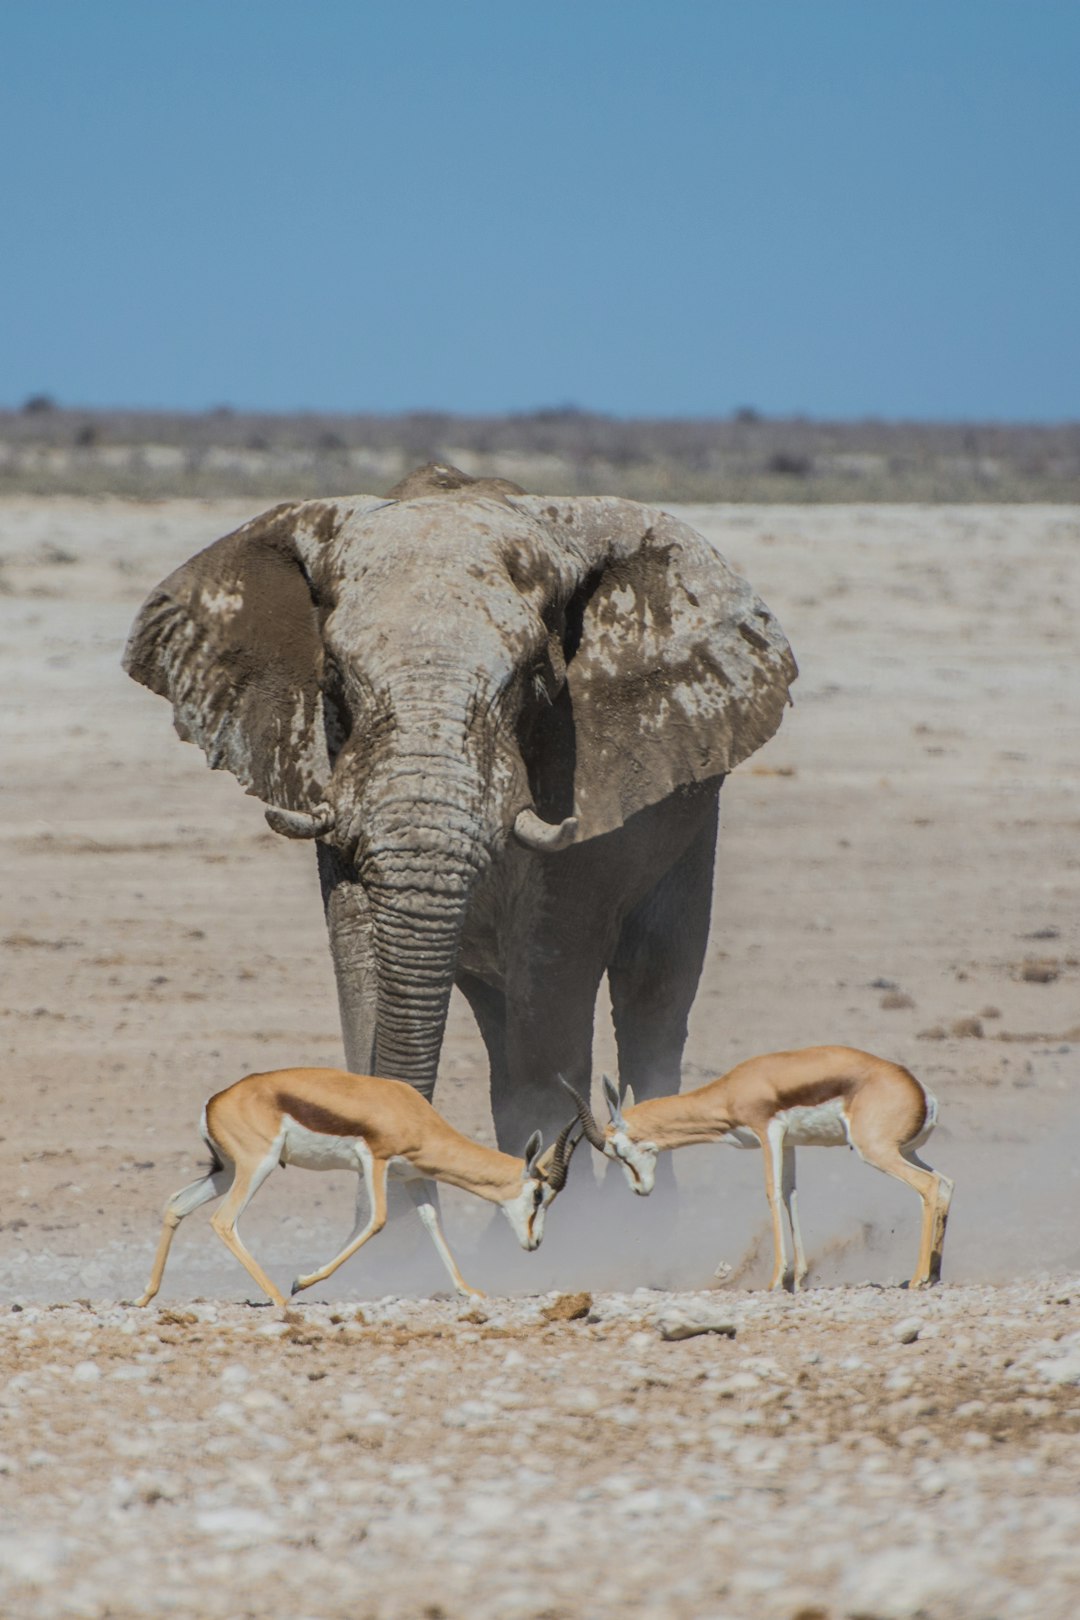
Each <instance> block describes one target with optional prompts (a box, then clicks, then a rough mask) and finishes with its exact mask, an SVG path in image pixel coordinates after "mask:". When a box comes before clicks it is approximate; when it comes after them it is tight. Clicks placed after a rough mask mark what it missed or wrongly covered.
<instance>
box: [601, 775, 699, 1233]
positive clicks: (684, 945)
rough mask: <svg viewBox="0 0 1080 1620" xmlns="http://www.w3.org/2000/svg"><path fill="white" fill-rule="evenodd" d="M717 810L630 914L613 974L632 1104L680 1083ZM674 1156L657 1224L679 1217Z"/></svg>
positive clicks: (661, 1171)
mask: <svg viewBox="0 0 1080 1620" xmlns="http://www.w3.org/2000/svg"><path fill="white" fill-rule="evenodd" d="M716 823H717V806H716V803H715V801H714V803H713V805H712V809H711V814H707V815H706V816H705V818H704V822H703V824H702V826H701V828H700V830H699V831H698V832H697V834H696V835H695V837H694V838H693V839H692V840H691V842H690V844H689V845H688V847H687V849H686V850H685V851H684V853H683V855H682V856H681V858H680V859H679V860H678V861H677V862H676V863H675V865H674V866H672V867H671V868H670V869H669V870H668V871H667V872H666V873H665V874H664V875H663V877H661V878H660V880H659V882H657V883H656V885H655V886H654V887H653V889H652V890H651V891H650V892H649V893H648V894H647V895H646V896H645V898H644V899H643V900H641V901H639V902H638V904H637V905H636V906H635V907H634V909H633V911H631V912H630V913H629V915H628V916H627V918H626V920H625V921H624V923H623V926H622V929H621V930H620V933H619V943H618V946H617V947H616V951H615V955H614V957H613V958H612V962H611V965H610V967H609V968H608V985H609V987H610V990H611V1011H612V1019H613V1021H614V1025H615V1039H616V1042H617V1045H618V1048H619V1081H620V1084H621V1086H622V1087H623V1089H625V1088H626V1087H627V1086H630V1087H632V1088H633V1093H634V1101H635V1102H644V1101H645V1100H646V1098H649V1097H664V1096H669V1095H671V1094H673V1093H676V1092H678V1091H679V1089H680V1087H681V1083H682V1060H683V1050H684V1048H685V1046H686V1033H687V1025H688V1022H689V1018H690V1010H691V1008H692V1006H693V1004H694V997H695V995H696V994H697V988H698V982H699V980H700V978H701V970H702V967H703V965H704V962H705V948H706V945H707V944H708V939H709V918H710V914H711V910H712V882H713V866H714V863H715V855H716ZM675 1194H676V1183H675V1155H674V1154H673V1153H662V1154H661V1155H660V1158H659V1160H658V1162H657V1167H656V1185H655V1188H654V1191H653V1199H654V1200H655V1202H656V1205H657V1219H658V1222H663V1221H664V1217H663V1216H662V1215H661V1214H660V1206H666V1208H667V1212H668V1215H667V1221H666V1223H665V1224H666V1225H667V1226H668V1227H669V1228H670V1227H671V1224H672V1222H673V1221H674V1211H675Z"/></svg>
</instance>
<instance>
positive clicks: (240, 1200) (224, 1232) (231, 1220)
mask: <svg viewBox="0 0 1080 1620" xmlns="http://www.w3.org/2000/svg"><path fill="white" fill-rule="evenodd" d="M280 1161H281V1138H279V1139H278V1141H276V1142H275V1143H274V1144H273V1146H272V1147H271V1149H270V1152H269V1153H268V1154H267V1155H266V1157H265V1158H263V1159H261V1160H260V1161H259V1162H258V1163H257V1164H255V1165H253V1166H252V1165H249V1164H240V1163H238V1164H237V1166H236V1176H235V1179H234V1181H233V1184H232V1186H231V1187H230V1188H229V1196H228V1197H227V1198H226V1200H225V1202H224V1203H223V1204H222V1206H221V1208H220V1209H218V1210H215V1211H214V1214H213V1215H212V1216H211V1217H210V1225H211V1226H212V1227H213V1228H214V1231H215V1232H216V1233H217V1235H218V1237H219V1238H220V1239H221V1241H222V1243H224V1245H225V1247H226V1248H227V1249H228V1250H229V1252H230V1253H231V1254H234V1255H235V1256H236V1258H237V1259H238V1260H239V1262H240V1264H241V1265H242V1266H243V1268H244V1270H245V1271H246V1272H247V1274H248V1276H249V1277H253V1278H254V1279H255V1281H256V1282H257V1283H258V1285H259V1287H260V1288H261V1289H262V1291H263V1293H264V1294H268V1295H269V1296H270V1298H271V1299H272V1300H273V1302H274V1304H275V1305H284V1303H285V1296H284V1295H283V1294H282V1292H281V1290H280V1288H278V1286H277V1284H276V1283H274V1282H272V1281H271V1279H270V1278H269V1277H268V1276H267V1275H266V1272H265V1271H264V1270H263V1268H262V1266H260V1264H259V1262H258V1261H257V1260H256V1259H255V1258H254V1256H253V1255H251V1254H249V1253H248V1251H247V1249H245V1247H244V1245H243V1243H242V1242H241V1241H240V1234H239V1232H238V1231H237V1230H236V1223H237V1221H238V1220H239V1219H240V1216H241V1215H242V1214H243V1212H244V1210H245V1209H246V1208H247V1206H248V1204H250V1202H251V1200H252V1199H253V1198H254V1196H255V1194H256V1193H257V1192H258V1190H259V1188H260V1187H261V1186H262V1184H263V1182H264V1181H265V1180H266V1178H267V1176H268V1175H270V1173H271V1171H273V1170H274V1169H276V1168H277V1165H278V1164H279V1163H280Z"/></svg>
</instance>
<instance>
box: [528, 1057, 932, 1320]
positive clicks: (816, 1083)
mask: <svg viewBox="0 0 1080 1620" xmlns="http://www.w3.org/2000/svg"><path fill="white" fill-rule="evenodd" d="M560 1078H561V1077H560ZM563 1084H564V1085H565V1086H566V1088H567V1090H568V1091H570V1092H571V1094H572V1095H573V1097H574V1100H575V1105H576V1107H577V1110H578V1116H579V1118H580V1120H581V1124H582V1130H583V1133H584V1135H585V1137H586V1139H587V1140H588V1141H589V1142H590V1143H591V1145H592V1146H593V1147H594V1148H596V1149H597V1150H598V1151H599V1152H600V1153H603V1154H604V1155H605V1157H606V1158H609V1159H617V1160H618V1161H619V1162H620V1163H621V1164H622V1167H623V1170H624V1171H625V1173H626V1178H627V1180H628V1181H629V1183H630V1185H631V1187H632V1188H633V1189H634V1191H635V1192H636V1193H640V1194H642V1195H643V1196H644V1195H646V1194H648V1193H650V1192H651V1191H652V1189H653V1183H654V1180H655V1176H656V1158H657V1154H659V1153H661V1152H664V1151H665V1150H667V1149H668V1148H679V1147H689V1146H690V1145H691V1144H692V1143H695V1142H727V1143H730V1144H731V1145H732V1146H734V1147H741V1148H758V1147H760V1148H762V1149H763V1150H764V1156H765V1191H766V1193H767V1195H768V1199H769V1208H770V1210H771V1212H772V1230H773V1254H774V1261H773V1273H772V1277H771V1279H770V1282H769V1287H770V1288H780V1287H782V1286H783V1285H784V1283H785V1282H786V1280H787V1277H788V1275H789V1272H790V1273H791V1280H792V1287H793V1289H797V1288H799V1286H800V1285H801V1283H802V1281H803V1278H804V1277H805V1276H806V1271H807V1266H806V1254H805V1251H804V1249H803V1242H802V1234H801V1232H800V1231H799V1216H798V1209H797V1205H796V1199H795V1149H796V1147H853V1148H854V1149H855V1151H856V1152H857V1153H858V1154H859V1157H860V1158H862V1159H864V1160H865V1162H866V1163H867V1164H872V1165H873V1166H874V1168H875V1169H876V1170H883V1171H884V1172H885V1174H886V1175H888V1176H895V1177H896V1178H897V1179H898V1180H899V1181H904V1182H906V1183H907V1185H908V1186H909V1187H913V1188H914V1189H915V1191H916V1192H917V1193H918V1195H919V1197H920V1198H921V1199H922V1206H923V1218H922V1237H921V1240H920V1243H919V1261H918V1265H917V1266H916V1268H915V1274H914V1276H913V1277H912V1279H911V1282H910V1284H909V1286H910V1287H912V1288H920V1287H922V1286H923V1285H924V1284H927V1283H931V1282H939V1281H940V1280H941V1251H942V1248H943V1247H944V1243H945V1223H946V1220H947V1218H948V1213H949V1202H950V1200H951V1198H952V1192H953V1183H952V1182H951V1181H950V1180H949V1179H948V1177H947V1176H942V1175H939V1174H938V1173H937V1171H936V1170H932V1169H931V1168H930V1166H929V1165H927V1164H924V1163H923V1162H922V1160H921V1159H920V1158H919V1157H918V1155H917V1154H916V1152H915V1149H916V1148H917V1147H921V1145H922V1144H923V1142H925V1140H926V1138H927V1137H928V1136H929V1135H930V1132H931V1131H932V1130H933V1128H934V1125H935V1123H936V1122H937V1113H938V1105H937V1100H936V1098H935V1097H933V1096H932V1095H931V1093H930V1092H929V1091H927V1089H926V1087H925V1086H924V1085H923V1084H922V1082H921V1081H919V1080H916V1078H915V1076H914V1075H913V1074H911V1073H909V1071H908V1070H907V1069H904V1068H901V1066H900V1064H898V1063H890V1062H888V1061H887V1060H886V1059H885V1058H880V1057H874V1056H873V1055H872V1054H871V1053H870V1052H860V1051H857V1050H856V1049H855V1048H854V1047H850V1046H808V1047H806V1048H805V1049H804V1050H802V1051H798V1052H770V1053H767V1054H766V1055H765V1056H763V1057H754V1058H748V1059H747V1060H746V1062H744V1063H739V1064H737V1065H736V1066H735V1068H733V1069H731V1070H729V1071H728V1073H727V1074H724V1075H721V1076H720V1078H719V1079H718V1080H710V1081H709V1083H708V1084H707V1085H704V1086H700V1087H699V1088H698V1089H697V1090H696V1091H689V1092H685V1093H682V1094H680V1095H678V1096H673V1097H650V1098H649V1099H647V1100H646V1101H644V1102H640V1103H636V1104H635V1105H634V1106H633V1107H630V1108H626V1109H623V1108H622V1107H621V1106H620V1099H619V1092H618V1087H617V1086H616V1085H615V1084H614V1082H613V1081H611V1080H610V1079H609V1078H608V1076H607V1075H604V1078H603V1086H604V1096H605V1098H606V1100H607V1105H608V1112H609V1114H610V1116H611V1121H610V1124H608V1125H607V1126H605V1127H604V1129H603V1130H601V1128H600V1126H599V1124H598V1123H597V1121H596V1119H595V1118H594V1116H593V1114H592V1111H591V1109H590V1108H589V1105H588V1103H587V1102H586V1101H585V1099H584V1098H583V1097H581V1096H580V1095H579V1094H578V1093H577V1092H576V1091H574V1089H573V1087H572V1086H570V1085H569V1084H568V1083H567V1082H566V1081H565V1080H564V1081H563ZM781 1199H782V1200H783V1203H784V1207H785V1209H786V1210H787V1217H788V1223H789V1225H790V1227H791V1236H792V1241H793V1243H794V1249H795V1254H794V1265H793V1267H789V1264H788V1256H787V1249H786V1243H785V1235H784V1226H783V1220H782V1218H781V1214H780V1202H781Z"/></svg>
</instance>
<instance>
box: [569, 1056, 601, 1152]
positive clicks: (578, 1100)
mask: <svg viewBox="0 0 1080 1620" xmlns="http://www.w3.org/2000/svg"><path fill="white" fill-rule="evenodd" d="M559 1084H560V1085H561V1086H565V1088H566V1090H567V1091H568V1092H569V1093H570V1095H571V1097H573V1099H574V1107H575V1108H576V1109H577V1117H578V1119H579V1120H580V1121H581V1130H582V1134H583V1136H584V1137H585V1140H586V1142H588V1144H589V1146H590V1147H594V1148H596V1149H597V1151H598V1152H600V1153H603V1151H604V1149H605V1148H606V1147H607V1138H606V1137H605V1135H604V1133H603V1131H602V1130H601V1129H600V1127H599V1125H598V1124H597V1123H596V1118H595V1116H594V1114H593V1111H592V1109H591V1108H590V1107H589V1105H588V1103H587V1102H586V1101H585V1099H584V1097H583V1096H582V1095H581V1093H580V1091H575V1090H574V1087H573V1086H572V1085H571V1084H570V1082H569V1080H567V1079H566V1078H565V1077H564V1076H563V1075H561V1074H560V1075H559Z"/></svg>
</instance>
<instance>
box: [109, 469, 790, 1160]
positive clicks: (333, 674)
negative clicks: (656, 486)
mask: <svg viewBox="0 0 1080 1620" xmlns="http://www.w3.org/2000/svg"><path fill="white" fill-rule="evenodd" d="M125 663H126V667H127V669H128V670H129V672H130V673H131V674H132V675H133V676H134V678H135V679H136V680H138V681H141V682H142V683H143V684H144V685H146V686H148V687H150V688H151V689H152V690H153V691H155V692H158V693H161V694H162V695H163V696H165V697H168V698H169V699H170V701H171V702H172V705H173V710H174V717H175V724H176V729H177V731H178V732H179V734H180V736H181V737H183V738H185V739H186V740H191V741H194V742H197V743H198V744H199V745H200V746H201V747H202V749H203V750H204V752H205V753H206V756H207V759H208V760H209V762H210V764H211V765H212V766H213V767H215V768H225V769H228V770H230V771H232V772H233V773H234V775H235V776H236V777H237V778H238V779H239V780H240V782H241V783H242V784H243V785H244V787H245V788H246V789H247V790H248V791H249V792H251V793H254V794H256V795H257V796H258V797H259V798H261V799H262V800H263V801H264V802H265V804H266V805H267V806H268V820H269V821H270V824H271V826H273V827H274V828H275V830H277V831H279V832H282V833H284V834H287V835H289V836H292V837H308V838H313V839H316V840H317V848H318V855H319V869H320V876H321V881H322V888H323V898H324V902H325V906H326V916H327V924H328V928H329V932H330V942H331V952H332V955H333V959H334V967H335V972H336V975H337V984H338V995H339V1002H340V1007H341V1016H342V1025H343V1030H344V1036H345V1048H346V1058H347V1062H348V1064H349V1066H350V1067H351V1068H353V1069H354V1070H356V1071H358V1072H367V1073H375V1074H384V1075H389V1076H393V1077H396V1078H400V1079H405V1080H409V1081H411V1082H412V1083H413V1084H414V1085H416V1086H418V1087H419V1088H420V1089H421V1090H422V1091H423V1092H424V1093H425V1094H426V1095H429V1096H430V1094H431V1091H432V1089H433V1087H434V1083H435V1074H436V1068H437V1064H438V1057H439V1048H440V1044H441V1041H442V1036H443V1030H444V1026H445V1021H446V1014H447V1008H448V1004H449V997H450V992H451V988H452V986H453V984H454V983H457V984H458V985H460V987H461V989H462V990H463V992H464V994H465V995H466V997H467V998H468V1001H469V1003H470V1005H471V1007H472V1009H473V1012H474V1014H475V1016H476V1019H477V1022H478V1024H479V1026H480V1029H481V1032H482V1034H483V1037H484V1041H485V1043H486V1045H487V1049H488V1054H489V1057H490V1062H491V1086H492V1106H493V1111H494V1116H495V1124H496V1130H497V1134H498V1139H499V1142H500V1144H501V1145H503V1146H504V1147H506V1148H507V1149H511V1150H514V1151H517V1150H518V1149H519V1148H520V1146H521V1142H522V1140H523V1139H524V1134H527V1132H528V1131H529V1130H531V1129H532V1128H533V1127H534V1126H536V1125H537V1124H539V1125H541V1126H542V1127H543V1128H544V1129H545V1130H546V1131H550V1130H551V1128H552V1126H553V1125H554V1124H555V1123H556V1122H558V1121H560V1120H561V1119H562V1118H563V1117H564V1116H565V1093H563V1092H562V1091H561V1089H560V1088H559V1086H558V1085H557V1084H556V1079H555V1077H556V1075H557V1074H558V1073H562V1074H564V1075H565V1076H566V1077H567V1078H568V1079H570V1080H572V1081H574V1082H575V1083H576V1084H579V1085H581V1084H584V1083H587V1080H588V1075H589V1067H590V1056H591V1045H592V1029H593V1016H594V1008H595V1002H596V996H597V991H598V989H599V985H600V981H601V979H602V977H603V975H604V973H605V972H606V973H607V974H608V978H609V983H610V988H611V996H612V1003H613V1007H614V1014H615V1025H616V1033H617V1037H618V1045H619V1062H620V1077H621V1080H622V1082H623V1083H624V1084H627V1083H630V1084H632V1085H633V1087H634V1090H635V1094H636V1095H637V1097H638V1098H641V1097H645V1096H650V1095H656V1094H657V1093H661V1092H665V1091H673V1090H677V1089H678V1085H679V1066H680V1061H681V1056H682V1050H683V1044H684V1042H685V1038H686V1022H687V1017H688V1015H689V1011H690V1006H691V1003H692V1001H693V998H694V994H695V991H696V989H697V983H698V978H699V976H700V972H701V966H702V961H703V957H704V951H705V943H706V937H707V933H708V922H709V907H710V893H711V879H712V867H713V856H714V849H715V840H716V820H717V797H718V794H719V789H720V784H721V782H722V780H723V777H724V775H725V773H726V772H728V771H729V770H731V769H732V768H733V767H734V766H735V765H737V764H738V763H739V762H740V760H743V759H745V758H746V757H747V755H749V754H750V753H752V752H753V751H754V749H756V748H758V747H760V745H761V744H762V743H763V742H765V741H766V740H767V739H768V738H769V737H771V736H772V734H773V732H774V731H775V730H776V728H777V726H778V725H779V723H780V719H781V716H782V713H783V709H784V706H785V703H786V701H787V697H788V688H789V685H790V683H791V681H792V680H793V679H794V677H795V663H794V659H793V658H792V656H791V652H790V649H789V648H788V645H787V642H786V640H785V639H784V636H783V633H782V632H781V630H780V628H779V626H778V625H777V623H776V621H775V620H774V619H773V617H772V615H771V614H770V613H769V611H768V609H767V608H766V607H765V606H764V605H763V604H762V603H761V602H760V601H759V600H758V599H757V598H756V597H755V596H754V594H753V593H752V591H751V590H750V588H749V586H748V585H747V584H746V583H745V581H743V580H741V579H739V578H738V576H737V575H735V574H733V573H732V572H731V570H730V569H729V568H728V566H727V564H726V563H725V562H724V561H723V559H722V558H721V557H720V556H719V555H718V554H717V553H716V552H715V551H714V550H713V548H712V547H711V546H710V545H709V544H708V543H707V542H706V541H704V540H703V539H702V538H701V536H700V535H698V534H696V533H695V531H694V530H693V529H691V528H689V527H687V525H686V524H684V523H681V522H679V521H677V520H676V519H675V518H673V517H670V516H668V515H667V514H666V513H664V512H661V511H659V510H656V509H654V508H649V507H645V506H640V505H638V504H637V503H635V502H632V501H623V500H616V499H613V498H609V497H606V496H596V497H587V498H580V499H548V498H542V497H538V496H529V495H525V494H524V493H523V492H522V491H520V490H518V489H517V488H516V486H514V485H512V484H508V483H504V482H502V481H501V480H472V479H469V478H468V477H467V476H466V475H465V474H463V473H460V472H458V471H457V470H456V469H454V468H449V467H443V466H438V465H433V466H430V467H427V468H422V469H419V470H418V471H417V472H415V473H413V474H411V475H410V477H409V478H408V479H406V480H405V481H404V483H403V484H401V485H399V486H398V487H397V488H396V489H395V490H394V491H392V492H391V494H390V496H388V497H386V498H384V499H380V498H377V497H372V496H357V497H353V498H350V499H342V500H316V501H304V502H301V503H298V504H295V505H286V506H279V507H276V508H275V509H274V510H273V511H271V512H267V513H264V514H263V515H262V516H261V517H257V518H255V519H253V520H252V522H250V523H248V524H246V525H245V526H244V527H243V528H241V529H238V530H237V531H236V532H235V533H233V534H231V535H227V536H226V537H225V538H224V539H223V540H219V541H217V542H216V544H214V545H212V546H210V547H208V548H207V550H205V551H203V552H201V553H200V554H199V555H198V556H196V557H194V558H192V559H191V561H190V562H187V563H185V564H184V565H183V566H182V567H181V568H179V569H177V570H176V572H175V573H173V574H172V575H170V576H169V578H168V579H166V580H165V581H163V583H162V584H161V585H160V586H159V587H158V588H157V589H156V590H155V591H154V592H152V593H151V595H150V597H149V598H148V600H147V602H146V603H145V605H144V607H143V609H142V611H141V613H140V615H139V617H138V619H137V621H136V623H135V626H134V628H133V630H132V634H131V639H130V641H129V644H128V648H127V653H126V656H125ZM302 1055H303V1054H298V1057H302Z"/></svg>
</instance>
